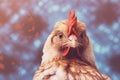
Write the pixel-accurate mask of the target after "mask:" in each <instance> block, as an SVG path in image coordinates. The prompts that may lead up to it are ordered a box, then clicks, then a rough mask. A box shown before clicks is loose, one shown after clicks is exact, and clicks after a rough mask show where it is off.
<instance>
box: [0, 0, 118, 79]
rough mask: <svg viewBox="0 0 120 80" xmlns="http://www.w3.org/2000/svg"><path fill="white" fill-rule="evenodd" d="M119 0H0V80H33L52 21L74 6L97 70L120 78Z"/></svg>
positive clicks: (61, 18) (61, 17)
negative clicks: (92, 53) (86, 36)
mask: <svg viewBox="0 0 120 80" xmlns="http://www.w3.org/2000/svg"><path fill="white" fill-rule="evenodd" d="M119 3H120V0H71V1H70V0H0V80H32V77H33V75H34V72H35V70H36V69H37V68H38V66H39V65H40V61H41V55H42V47H43V44H44V42H45V40H46V38H47V36H48V35H49V34H50V32H51V31H52V29H53V26H54V24H55V23H56V22H57V21H59V20H63V19H66V18H67V16H68V13H69V11H70V10H71V9H72V10H73V9H74V10H75V11H76V15H77V17H78V19H79V20H81V21H83V22H85V23H86V26H87V32H88V35H89V36H90V37H91V40H92V43H93V47H94V53H95V57H96V64H97V67H98V68H99V69H100V71H101V72H102V73H104V74H106V75H108V76H110V77H111V79H112V80H120V32H119V31H120V29H119V28H120V5H119Z"/></svg>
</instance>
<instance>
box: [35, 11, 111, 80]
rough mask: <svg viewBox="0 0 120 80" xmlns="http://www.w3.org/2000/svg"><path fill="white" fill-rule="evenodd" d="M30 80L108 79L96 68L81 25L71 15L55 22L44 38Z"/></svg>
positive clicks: (83, 27) (82, 24) (88, 40)
mask: <svg viewBox="0 0 120 80" xmlns="http://www.w3.org/2000/svg"><path fill="white" fill-rule="evenodd" d="M33 80H110V78H109V77H107V76H105V75H103V74H102V73H100V72H99V70H98V69H97V68H96V65H95V57H94V53H93V49H92V45H91V41H90V39H89V37H88V36H87V34H86V28H85V24H84V23H83V22H81V21H78V20H77V18H76V16H75V13H74V12H72V13H70V16H69V19H68V20H63V21H60V22H57V23H56V25H55V27H54V29H53V31H52V32H51V34H50V35H49V36H48V38H47V40H46V42H45V45H44V47H43V56H42V62H41V65H40V67H39V69H38V70H37V71H36V73H35V75H34V77H33Z"/></svg>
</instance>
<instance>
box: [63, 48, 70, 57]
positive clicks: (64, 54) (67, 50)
mask: <svg viewBox="0 0 120 80" xmlns="http://www.w3.org/2000/svg"><path fill="white" fill-rule="evenodd" d="M69 50H70V48H66V49H65V50H64V51H63V52H62V56H66V55H67V54H68V53H69Z"/></svg>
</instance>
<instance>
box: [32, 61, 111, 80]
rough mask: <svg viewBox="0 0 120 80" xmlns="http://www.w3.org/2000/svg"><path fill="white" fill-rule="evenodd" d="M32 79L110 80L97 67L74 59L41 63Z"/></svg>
mask: <svg viewBox="0 0 120 80" xmlns="http://www.w3.org/2000/svg"><path fill="white" fill-rule="evenodd" d="M33 80H110V79H109V78H108V77H107V76H105V75H103V74H101V73H100V72H99V71H98V70H97V69H95V68H93V67H91V66H89V65H87V64H86V63H84V62H82V61H78V60H75V59H70V60H65V59H62V60H58V59H54V60H53V61H51V62H49V63H48V64H45V65H41V66H40V68H39V69H38V70H37V71H36V73H35V75H34V77H33Z"/></svg>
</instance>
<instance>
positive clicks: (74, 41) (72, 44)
mask: <svg viewBox="0 0 120 80" xmlns="http://www.w3.org/2000/svg"><path fill="white" fill-rule="evenodd" d="M69 44H70V47H72V48H76V47H78V40H77V37H76V35H73V34H72V35H70V36H69Z"/></svg>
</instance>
